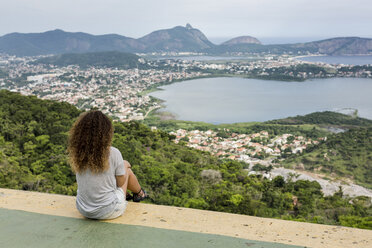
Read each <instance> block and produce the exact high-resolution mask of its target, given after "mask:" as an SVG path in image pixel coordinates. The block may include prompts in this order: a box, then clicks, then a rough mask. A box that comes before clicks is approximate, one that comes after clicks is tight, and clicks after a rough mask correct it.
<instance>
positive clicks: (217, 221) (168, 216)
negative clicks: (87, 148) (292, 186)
mask: <svg viewBox="0 0 372 248" xmlns="http://www.w3.org/2000/svg"><path fill="white" fill-rule="evenodd" d="M0 208H4V209H12V210H23V211H27V212H32V213H39V214H48V215H54V216H63V217H72V218H84V217H83V216H81V215H80V214H79V212H78V211H77V210H76V208H75V197H72V196H63V195H55V194H46V193H38V192H30V191H18V190H10V189H1V188H0ZM104 222H108V223H117V224H127V225H137V226H144V227H156V228H162V229H169V230H179V231H188V232H197V233H206V234H217V235H224V236H230V237H236V238H243V239H249V240H258V241H266V242H276V243H281V244H289V245H298V246H305V247H371V246H372V231H370V230H363V229H356V228H347V227H338V226H329V225H317V224H311V223H302V222H294V221H284V220H277V219H268V218H258V217H252V216H246V215H237V214H228V213H220V212H212V211H203V210H196V209H188V208H179V207H169V206H159V205H152V204H140V203H132V202H130V203H129V205H128V208H127V211H126V212H125V213H124V215H123V216H121V217H119V218H117V219H114V220H110V221H104Z"/></svg>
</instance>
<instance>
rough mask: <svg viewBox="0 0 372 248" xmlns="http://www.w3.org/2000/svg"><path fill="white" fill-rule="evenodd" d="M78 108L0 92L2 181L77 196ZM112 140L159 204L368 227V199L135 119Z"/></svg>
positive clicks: (370, 224) (370, 213)
mask: <svg viewBox="0 0 372 248" xmlns="http://www.w3.org/2000/svg"><path fill="white" fill-rule="evenodd" d="M79 114H80V111H79V110H77V109H76V108H75V107H73V106H71V105H69V104H67V103H57V102H51V101H43V100H39V99H37V98H35V97H25V96H21V95H19V94H17V93H11V92H9V91H5V90H2V91H0V187H7V188H15V189H24V190H37V191H43V192H50V193H59V194H69V195H74V194H76V182H75V176H74V175H73V173H72V172H71V170H70V167H69V165H68V163H67V155H66V142H67V132H68V130H69V128H70V127H71V124H72V123H73V121H74V120H75V118H76V117H77V116H78V115H79ZM113 145H114V146H115V147H117V148H118V149H119V150H120V151H121V152H122V154H123V157H124V159H126V160H128V161H129V162H130V163H131V164H132V166H133V170H134V172H135V173H136V174H137V176H138V178H139V180H140V182H141V184H142V186H143V187H144V188H145V189H147V190H148V192H149V194H150V201H151V202H153V203H156V204H164V205H174V206H185V207H192V208H199V209H208V210H215V211H224V212H231V213H240V214H249V215H255V216H263V217H275V218H283V219H294V220H300V221H309V222H316V223H326V224H341V225H348V226H355V227H360V228H369V229H372V217H371V216H372V207H371V204H370V200H369V199H367V198H366V197H358V198H355V199H350V198H343V197H342V192H338V193H336V194H335V195H333V196H330V197H324V196H323V194H322V192H321V187H320V185H319V184H318V183H316V182H309V181H302V180H300V181H297V182H291V181H290V182H288V183H286V182H285V181H284V180H283V178H282V177H277V178H275V179H274V180H272V181H269V180H266V179H262V178H260V176H248V174H247V171H246V170H244V167H245V166H246V165H245V164H242V163H239V162H235V161H221V160H217V159H216V158H215V157H213V156H211V155H210V154H209V153H205V152H201V151H197V150H194V149H191V148H188V147H186V146H184V145H182V144H174V143H173V142H172V136H169V135H168V134H167V133H165V132H163V131H155V132H153V131H151V130H150V129H149V128H148V127H146V126H145V125H143V124H140V123H137V122H130V123H118V122H116V123H115V136H114V141H113Z"/></svg>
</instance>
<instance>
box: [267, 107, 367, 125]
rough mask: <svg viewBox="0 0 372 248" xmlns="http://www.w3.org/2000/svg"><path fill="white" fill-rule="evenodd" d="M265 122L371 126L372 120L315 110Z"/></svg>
mask: <svg viewBox="0 0 372 248" xmlns="http://www.w3.org/2000/svg"><path fill="white" fill-rule="evenodd" d="M266 123H270V124H271V123H272V124H281V125H302V124H318V125H336V126H358V127H359V126H372V121H371V120H368V119H364V118H360V117H354V116H350V115H344V114H340V113H336V112H331V111H324V112H315V113H311V114H308V115H304V116H295V117H288V118H285V119H280V120H273V121H268V122H266Z"/></svg>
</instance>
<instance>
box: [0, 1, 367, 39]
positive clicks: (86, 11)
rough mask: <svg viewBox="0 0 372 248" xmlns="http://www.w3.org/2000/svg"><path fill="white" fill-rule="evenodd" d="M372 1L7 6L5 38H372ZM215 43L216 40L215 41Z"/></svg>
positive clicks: (0, 17) (2, 12) (0, 15)
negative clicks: (185, 30)
mask: <svg viewBox="0 0 372 248" xmlns="http://www.w3.org/2000/svg"><path fill="white" fill-rule="evenodd" d="M370 13H372V2H371V1H369V0H354V1H349V0H330V1H326V2H325V1H321V0H282V1H277V0H251V1H244V0H229V1H227V0H221V1H212V0H204V1H199V0H198V1H196V0H187V1H186V0H181V1H171V0H159V1H156V2H152V1H144V0H140V1H136V2H132V1H128V0H106V1H104V2H103V1H98V0H90V1H88V0H64V1H61V0H56V1H47V0H18V1H13V0H2V8H1V9H0V21H1V23H6V25H2V26H1V27H0V36H2V35H5V34H8V33H12V32H20V33H34V32H45V31H48V30H54V29H62V30H65V31H69V32H86V33H90V34H96V35H97V34H108V33H115V34H119V35H124V36H128V37H133V38H139V37H142V36H144V35H146V34H148V33H150V32H152V31H155V30H159V29H168V28H172V27H174V26H178V25H182V26H183V25H186V23H190V24H191V25H192V26H193V27H195V28H197V29H199V30H201V31H202V32H203V33H204V34H205V35H206V36H207V37H208V38H210V39H211V40H213V39H214V38H215V37H236V36H242V35H249V36H253V37H257V38H259V39H261V40H263V38H264V37H267V38H270V37H277V38H278V37H279V38H283V39H286V38H291V37H298V38H307V37H339V36H359V37H367V38H369V37H371V38H372V30H371V29H370V24H371V23H372V15H371V14H370ZM213 37H214V38H213Z"/></svg>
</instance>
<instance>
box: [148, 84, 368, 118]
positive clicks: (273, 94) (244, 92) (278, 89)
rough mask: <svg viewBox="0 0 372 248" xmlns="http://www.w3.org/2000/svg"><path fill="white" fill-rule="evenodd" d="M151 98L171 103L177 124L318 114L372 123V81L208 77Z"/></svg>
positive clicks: (171, 87) (169, 108) (165, 89)
mask: <svg viewBox="0 0 372 248" xmlns="http://www.w3.org/2000/svg"><path fill="white" fill-rule="evenodd" d="M162 89H163V90H161V91H156V92H152V93H151V94H150V95H152V96H154V97H157V98H160V99H163V100H165V105H166V108H165V109H164V110H165V111H169V112H172V113H174V114H176V116H177V119H180V120H190V121H204V122H209V123H234V122H250V121H267V120H272V119H278V118H284V117H288V116H295V115H304V114H308V113H312V112H315V111H325V110H333V111H339V110H341V109H344V108H353V109H358V113H359V115H360V116H362V117H365V118H369V119H372V97H371V94H372V79H357V78H347V79H344V78H333V79H316V80H309V81H306V82H282V81H266V80H258V79H244V78H207V79H196V80H190V81H184V82H181V83H175V84H171V85H167V86H164V87H162Z"/></svg>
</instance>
